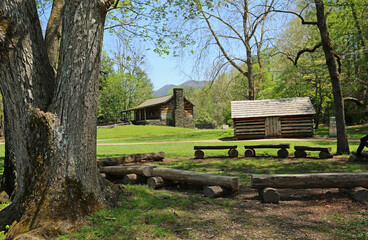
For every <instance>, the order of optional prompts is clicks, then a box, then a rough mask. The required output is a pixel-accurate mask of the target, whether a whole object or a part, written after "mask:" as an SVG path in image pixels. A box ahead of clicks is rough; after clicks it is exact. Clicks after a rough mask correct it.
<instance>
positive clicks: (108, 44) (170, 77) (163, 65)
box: [104, 32, 192, 90]
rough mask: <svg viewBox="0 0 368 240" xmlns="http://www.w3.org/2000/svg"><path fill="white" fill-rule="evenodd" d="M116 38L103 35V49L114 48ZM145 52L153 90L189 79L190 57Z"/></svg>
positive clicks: (107, 34)
mask: <svg viewBox="0 0 368 240" xmlns="http://www.w3.org/2000/svg"><path fill="white" fill-rule="evenodd" d="M117 42H118V38H117V37H115V36H114V35H111V34H109V33H107V32H106V33H105V36H104V50H106V51H108V52H109V51H110V50H113V51H114V49H115V48H116V46H117ZM144 54H146V59H145V61H146V63H147V72H148V76H149V78H150V79H151V82H152V84H153V87H154V90H158V89H160V88H161V87H163V86H165V85H167V84H174V85H180V84H182V83H184V82H185V81H188V80H189V77H188V76H187V74H189V73H190V72H191V67H192V63H191V60H192V59H191V58H186V59H187V60H186V61H183V60H182V59H180V58H178V57H173V56H166V55H165V56H162V57H161V56H159V55H158V54H157V53H155V52H153V51H151V50H147V51H145V52H144Z"/></svg>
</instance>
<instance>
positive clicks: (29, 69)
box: [0, 0, 114, 239]
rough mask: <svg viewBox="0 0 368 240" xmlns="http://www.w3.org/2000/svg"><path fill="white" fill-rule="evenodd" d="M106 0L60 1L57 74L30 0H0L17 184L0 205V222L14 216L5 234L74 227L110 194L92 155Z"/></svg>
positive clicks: (0, 68) (0, 60) (1, 59)
mask: <svg viewBox="0 0 368 240" xmlns="http://www.w3.org/2000/svg"><path fill="white" fill-rule="evenodd" d="M109 4H111V1H110V2H108V1H107V0H105V1H102V0H93V1H92V0H75V1H72V0H67V1H65V10H64V17H63V32H62V39H61V48H60V49H61V50H60V53H59V61H58V74H57V79H56V81H55V79H54V71H53V68H52V66H51V65H50V62H49V59H48V56H47V51H46V44H45V41H44V40H43V37H42V31H41V27H40V23H39V20H38V15H37V10H36V4H35V1H27V0H18V1H14V0H2V1H0V10H1V11H0V12H1V13H2V16H1V18H0V26H1V28H0V76H1V81H0V88H1V92H2V94H3V97H4V105H5V109H6V114H7V117H8V118H9V119H12V120H11V121H10V125H9V126H7V127H9V130H10V131H11V139H12V146H13V147H14V149H17V151H14V159H15V161H16V173H17V190H16V192H15V196H14V200H13V202H12V204H11V205H10V206H9V207H8V208H6V209H4V210H3V211H2V212H0V226H1V227H5V225H10V224H12V222H13V221H14V220H16V221H17V222H16V223H14V224H13V225H12V226H11V228H10V230H9V232H8V234H7V237H8V238H10V239H13V238H15V237H16V236H19V235H22V234H23V236H25V235H28V236H29V235H31V236H35V237H39V238H42V237H46V238H47V237H48V235H50V234H57V233H59V232H68V231H70V230H72V229H76V227H78V224H80V223H81V220H82V219H83V218H84V217H85V216H86V215H87V214H90V213H92V212H93V211H96V210H98V209H100V208H101V207H103V206H107V204H108V203H109V202H110V201H109V200H111V199H110V198H109V197H110V196H114V195H113V193H114V191H110V190H112V188H110V187H107V188H105V187H104V185H105V182H103V180H102V179H101V177H100V175H99V171H98V168H97V162H96V115H97V94H98V73H99V61H100V53H101V46H102V38H103V25H104V21H105V15H106V12H107V8H108V6H109ZM104 189H106V190H104ZM9 213H11V214H9ZM24 234H25V235H24Z"/></svg>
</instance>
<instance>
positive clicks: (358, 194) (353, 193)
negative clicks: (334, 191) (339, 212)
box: [339, 187, 368, 202]
mask: <svg viewBox="0 0 368 240" xmlns="http://www.w3.org/2000/svg"><path fill="white" fill-rule="evenodd" d="M339 190H340V192H343V193H345V194H347V195H349V196H350V197H351V198H353V199H354V200H355V201H357V202H368V189H366V188H363V187H355V188H340V189H339Z"/></svg>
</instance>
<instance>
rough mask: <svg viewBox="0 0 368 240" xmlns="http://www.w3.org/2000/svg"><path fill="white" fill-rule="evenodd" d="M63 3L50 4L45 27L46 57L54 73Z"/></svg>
mask: <svg viewBox="0 0 368 240" xmlns="http://www.w3.org/2000/svg"><path fill="white" fill-rule="evenodd" d="M64 6H65V1H64V0H54V1H53V2H52V10H51V14H50V18H49V21H48V23H47V27H46V33H45V42H46V48H47V55H48V57H49V60H50V64H51V67H52V68H53V69H54V70H55V71H56V69H57V64H56V63H57V56H58V51H59V40H60V37H61V24H62V18H63V11H64Z"/></svg>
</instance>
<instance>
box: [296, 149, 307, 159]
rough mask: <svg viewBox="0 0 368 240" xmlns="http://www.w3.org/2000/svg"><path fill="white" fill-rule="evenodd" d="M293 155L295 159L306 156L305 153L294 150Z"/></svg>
mask: <svg viewBox="0 0 368 240" xmlns="http://www.w3.org/2000/svg"><path fill="white" fill-rule="evenodd" d="M294 155H295V157H296V158H305V157H306V156H307V153H306V152H305V151H301V150H296V151H295V152H294Z"/></svg>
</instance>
